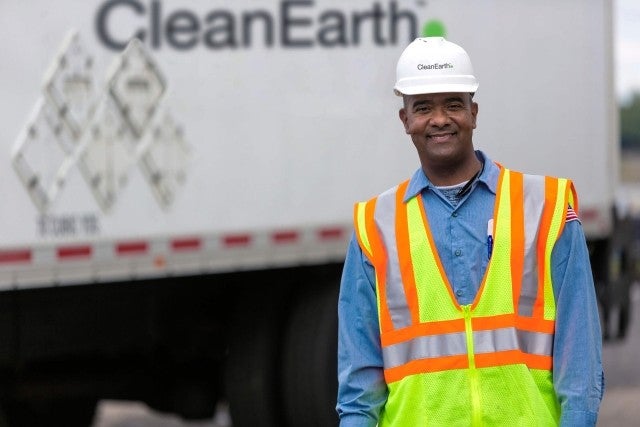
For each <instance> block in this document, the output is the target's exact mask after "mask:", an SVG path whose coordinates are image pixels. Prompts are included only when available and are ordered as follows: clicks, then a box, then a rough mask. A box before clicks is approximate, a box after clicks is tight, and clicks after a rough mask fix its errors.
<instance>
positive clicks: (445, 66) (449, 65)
mask: <svg viewBox="0 0 640 427" xmlns="http://www.w3.org/2000/svg"><path fill="white" fill-rule="evenodd" d="M450 68H454V67H453V64H452V63H450V62H445V63H444V64H438V63H435V64H426V65H425V64H418V70H446V69H450Z"/></svg>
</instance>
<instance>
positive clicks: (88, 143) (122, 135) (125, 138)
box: [78, 97, 136, 211]
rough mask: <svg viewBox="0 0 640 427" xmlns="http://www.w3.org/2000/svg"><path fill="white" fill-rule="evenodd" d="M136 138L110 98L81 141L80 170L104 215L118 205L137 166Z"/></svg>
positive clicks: (97, 113)
mask: <svg viewBox="0 0 640 427" xmlns="http://www.w3.org/2000/svg"><path fill="white" fill-rule="evenodd" d="M135 141H136V138H135V136H134V135H133V132H132V130H131V129H130V127H129V125H128V124H127V123H125V121H124V118H123V117H122V116H121V115H120V111H119V109H118V107H117V106H116V105H115V104H114V102H113V100H112V99H111V98H110V97H105V98H104V99H103V101H102V102H101V103H100V105H99V107H98V109H97V111H96V113H95V115H94V120H93V121H92V122H91V123H90V124H89V126H88V128H87V129H86V131H85V134H84V137H83V140H82V147H83V148H82V152H81V154H80V156H79V160H78V166H79V167H80V170H81V171H82V174H83V176H84V177H85V179H86V181H87V183H88V184H89V187H90V188H91V191H92V192H93V195H94V196H95V198H96V200H97V202H98V204H99V205H100V207H101V208H102V209H103V210H104V211H109V210H110V209H111V207H112V206H113V204H114V203H115V202H116V200H117V197H118V194H119V192H120V190H122V189H123V188H124V187H125V186H126V184H127V182H128V179H129V177H128V175H129V173H130V172H131V168H132V166H133V165H134V156H133V152H134V149H133V147H134V145H135Z"/></svg>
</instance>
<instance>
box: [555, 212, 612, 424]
mask: <svg viewBox="0 0 640 427" xmlns="http://www.w3.org/2000/svg"><path fill="white" fill-rule="evenodd" d="M551 263H552V271H551V274H552V280H553V284H554V290H553V291H554V296H555V300H556V332H555V341H554V347H553V383H554V387H555V391H556V394H557V396H558V399H559V401H560V405H561V418H560V425H561V426H563V427H569V426H571V427H573V426H581V427H583V426H595V424H596V420H597V417H598V409H599V406H600V402H601V400H602V395H603V392H604V376H603V371H602V337H601V332H600V320H599V316H598V306H597V302H596V295H595V289H594V285H593V276H592V274H591V266H590V262H589V253H588V250H587V245H586V241H585V237H584V232H583V230H582V226H581V225H580V222H579V221H577V220H573V221H568V222H567V224H566V225H565V228H564V231H563V233H562V235H561V236H560V238H559V239H558V242H556V245H555V247H554V249H553V253H552V258H551Z"/></svg>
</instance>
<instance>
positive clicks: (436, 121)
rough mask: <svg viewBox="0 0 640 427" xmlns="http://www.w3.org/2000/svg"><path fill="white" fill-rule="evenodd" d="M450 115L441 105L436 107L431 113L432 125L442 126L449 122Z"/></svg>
mask: <svg viewBox="0 0 640 427" xmlns="http://www.w3.org/2000/svg"><path fill="white" fill-rule="evenodd" d="M449 120H450V117H449V114H448V113H447V110H446V109H444V108H441V107H437V108H434V109H433V111H432V113H431V120H430V123H431V125H432V126H437V127H442V126H445V125H446V124H448V123H449Z"/></svg>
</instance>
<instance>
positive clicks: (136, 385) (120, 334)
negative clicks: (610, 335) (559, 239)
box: [0, 0, 633, 427]
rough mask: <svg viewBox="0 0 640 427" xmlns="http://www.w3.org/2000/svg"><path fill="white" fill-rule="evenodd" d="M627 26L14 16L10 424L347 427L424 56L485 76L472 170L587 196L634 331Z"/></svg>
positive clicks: (397, 7)
mask: <svg viewBox="0 0 640 427" xmlns="http://www.w3.org/2000/svg"><path fill="white" fill-rule="evenodd" d="M611 20H612V17H611V3H610V2H609V1H608V0H594V1H588V2H585V1H583V0H571V1H569V0H567V1H562V2H558V1H553V0H539V1H536V2H525V1H512V0H487V1H472V0H429V1H423V0H415V1H400V0H358V1H349V2H344V1H339V0H242V1H241V0H236V1H233V2H227V1H222V0H210V1H195V0H95V1H79V0H58V1H44V0H30V1H28V2H26V1H17V0H16V1H14V0H6V1H2V2H0V46H1V49H0V52H1V53H2V65H0V96H1V98H2V101H1V102H0V120H1V122H2V125H1V126H0V144H1V145H0V162H1V167H0V194H1V195H2V203H1V206H2V207H0V343H2V345H0V382H1V384H0V405H2V412H3V413H4V418H5V420H6V421H7V423H8V424H9V425H11V426H14V425H15V426H21V425H29V426H36V425H65V426H72V425H74V423H77V424H78V425H87V423H88V422H89V421H88V420H89V419H90V417H91V415H92V413H93V408H94V405H95V403H96V401H97V400H98V399H102V398H112V399H135V400H141V401H144V402H146V403H148V404H149V405H150V406H152V407H153V408H156V409H159V410H163V411H168V412H174V413H177V414H180V415H182V416H184V417H187V418H203V417H208V416H211V414H212V413H213V411H214V408H215V403H216V401H217V400H218V399H225V400H227V401H228V402H229V403H230V408H231V415H232V418H233V422H234V426H285V425H288V426H313V425H316V426H323V427H324V426H329V425H335V424H336V423H337V420H336V416H335V412H334V409H333V407H334V403H335V393H336V379H335V353H336V314H335V311H336V308H335V306H336V298H337V290H338V284H339V278H340V273H341V263H342V260H343V256H344V253H345V248H346V244H347V242H348V239H349V238H350V235H351V215H352V205H353V203H354V202H356V201H359V200H365V199H367V198H369V197H372V196H373V195H375V194H376V193H378V192H379V191H382V190H383V189H385V188H389V187H391V186H392V185H394V184H396V183H397V182H399V181H401V180H402V179H405V178H406V177H408V176H410V175H411V173H413V171H414V170H415V169H416V168H417V167H418V161H417V156H416V154H415V153H414V149H413V147H412V145H411V143H410V141H409V140H408V138H407V137H406V136H405V135H404V134H403V129H402V126H401V123H400V121H399V120H398V118H397V109H398V107H399V105H400V104H399V102H400V101H399V99H398V98H396V97H395V96H394V95H393V92H392V89H391V88H392V86H393V83H394V73H395V62H396V60H397V58H398V56H399V54H400V53H401V51H402V50H403V48H404V47H405V46H406V45H407V44H408V43H409V42H410V41H411V40H413V39H414V38H415V37H417V36H419V35H421V34H431V35H441V34H443V33H445V32H446V35H447V37H448V38H449V39H450V40H452V41H454V42H456V43H459V44H461V45H463V46H464V47H465V48H466V49H467V51H468V52H469V54H470V55H471V57H472V59H473V62H474V67H475V71H476V74H477V77H478V79H479V81H480V88H479V91H478V93H477V95H476V99H477V101H478V102H479V105H480V113H479V117H478V120H479V121H478V129H477V131H476V135H475V142H476V145H477V148H480V149H483V150H485V151H487V152H488V153H489V155H490V156H491V157H492V158H493V159H495V160H497V161H500V162H502V163H504V164H506V165H509V166H510V167H511V168H514V169H520V170H524V171H527V172H531V173H541V174H553V175H561V176H566V177H570V178H572V179H573V180H574V181H575V184H576V186H577V189H578V192H579V194H580V197H581V199H580V202H581V203H580V211H581V219H582V223H583V226H584V229H585V231H586V233H587V236H588V239H589V244H590V245H591V248H592V250H593V258H592V261H593V265H594V271H595V276H596V283H597V286H598V292H599V295H600V296H601V300H602V302H603V309H604V310H603V312H604V313H609V312H610V311H611V310H609V309H610V308H611V307H617V308H618V309H616V310H613V311H612V312H617V313H620V321H619V322H616V324H618V325H619V331H618V330H617V331H614V332H615V333H618V332H620V333H623V332H624V328H625V324H626V321H627V319H628V304H626V301H628V295H627V294H628V291H627V289H628V285H627V283H628V281H629V277H630V276H629V274H630V270H629V269H628V268H627V267H629V266H630V265H631V264H633V263H632V262H631V261H632V258H631V257H632V255H633V252H632V251H630V250H628V248H630V247H631V246H632V245H631V243H632V241H631V239H630V236H631V233H629V232H627V233H622V234H621V233H620V232H619V229H620V228H621V227H623V226H625V225H626V221H625V220H624V218H623V219H619V218H617V217H616V215H615V214H614V212H615V211H614V195H615V192H616V186H617V182H618V178H617V173H618V172H617V171H618V167H617V163H618V156H619V151H618V150H619V148H618V140H617V130H616V127H617V122H616V120H617V116H616V106H615V98H614V91H613V82H612V75H613V74H612V31H611ZM620 236H624V237H627V238H628V239H626V240H625V239H621V237H620ZM607 316H608V315H607ZM60 420H63V421H60ZM0 424H1V421H0Z"/></svg>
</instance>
